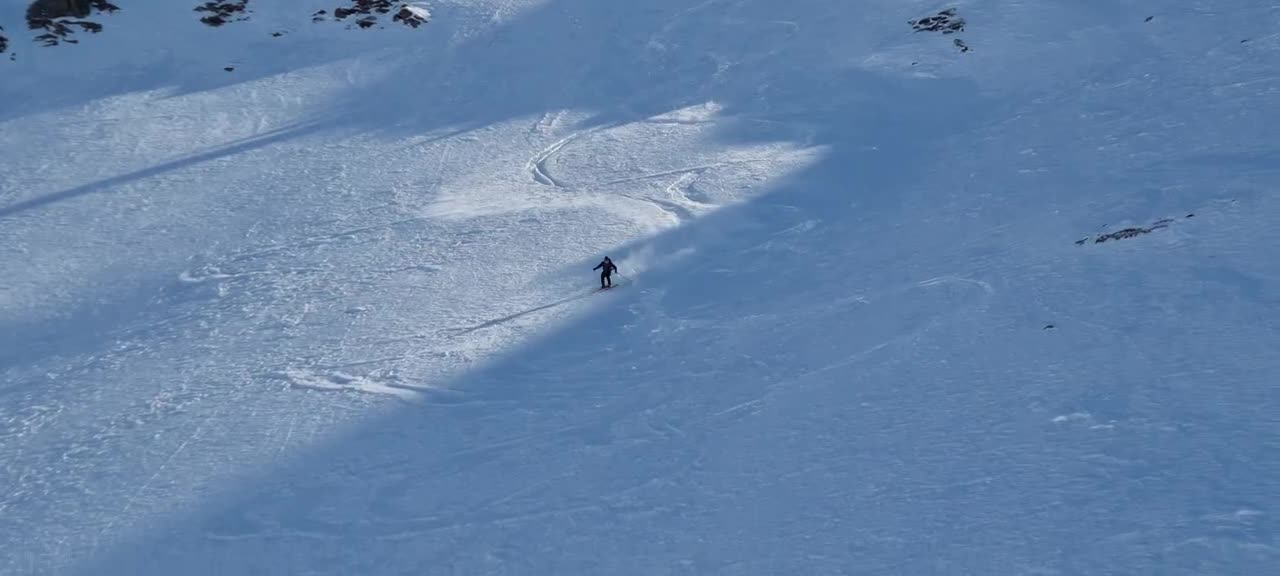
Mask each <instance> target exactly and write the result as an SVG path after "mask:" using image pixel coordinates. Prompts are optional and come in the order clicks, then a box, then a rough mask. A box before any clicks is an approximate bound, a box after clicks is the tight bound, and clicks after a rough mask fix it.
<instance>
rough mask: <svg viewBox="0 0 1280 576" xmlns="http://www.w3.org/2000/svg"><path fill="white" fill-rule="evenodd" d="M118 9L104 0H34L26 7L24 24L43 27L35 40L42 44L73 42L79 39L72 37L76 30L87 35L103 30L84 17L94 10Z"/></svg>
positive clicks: (107, 10)
mask: <svg viewBox="0 0 1280 576" xmlns="http://www.w3.org/2000/svg"><path fill="white" fill-rule="evenodd" d="M119 9H120V7H118V6H116V5H115V4H112V3H110V2H107V1H106V0H36V1H35V2H32V3H31V5H30V6H28V7H27V27H28V28H30V29H32V30H44V33H43V34H40V35H38V36H36V37H35V40H36V42H40V43H41V44H44V45H45V46H57V45H58V44H60V43H64V42H65V43H67V44H76V43H78V42H79V40H77V39H75V38H73V37H72V36H74V35H75V32H76V30H77V29H79V30H81V31H84V32H89V33H90V34H96V33H98V32H101V31H102V25H101V24H98V23H97V22H93V21H90V20H85V19H84V18H87V17H89V16H90V15H92V14H93V13H95V12H106V13H111V12H115V11H117V10H119Z"/></svg>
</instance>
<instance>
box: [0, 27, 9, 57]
mask: <svg viewBox="0 0 1280 576" xmlns="http://www.w3.org/2000/svg"><path fill="white" fill-rule="evenodd" d="M8 49H9V39H8V38H5V37H4V26H0V54H4V51H5V50H8Z"/></svg>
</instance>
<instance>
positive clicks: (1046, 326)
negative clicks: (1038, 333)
mask: <svg viewBox="0 0 1280 576" xmlns="http://www.w3.org/2000/svg"><path fill="white" fill-rule="evenodd" d="M1053 328H1054V326H1053V324H1045V325H1044V329H1045V330H1053Z"/></svg>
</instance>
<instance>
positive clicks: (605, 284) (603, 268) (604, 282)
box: [592, 256, 618, 290]
mask: <svg viewBox="0 0 1280 576" xmlns="http://www.w3.org/2000/svg"><path fill="white" fill-rule="evenodd" d="M617 269H618V267H617V266H615V265H614V264H613V260H610V259H609V257H608V256H605V257H604V260H603V261H601V262H600V263H599V264H597V265H596V267H595V268H592V270H600V289H601V290H604V289H605V288H612V287H613V278H610V276H611V275H613V272H614V271H615V270H617Z"/></svg>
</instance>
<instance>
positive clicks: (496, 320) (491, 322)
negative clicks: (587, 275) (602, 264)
mask: <svg viewBox="0 0 1280 576" xmlns="http://www.w3.org/2000/svg"><path fill="white" fill-rule="evenodd" d="M615 286H617V284H615ZM601 291H602V290H601V289H599V288H593V289H591V290H590V291H588V292H583V293H581V294H575V295H573V296H570V297H568V298H565V299H563V300H556V301H555V302H552V303H550V304H543V305H542V306H538V307H536V308H530V309H528V310H524V311H522V312H516V313H515V314H509V315H507V316H503V317H501V318H494V319H493V320H489V321H486V322H481V323H480V324H476V325H475V326H470V327H467V328H463V329H461V330H458V331H456V332H454V333H453V335H454V336H462V335H464V334H470V333H472V332H475V331H477V330H483V329H485V328H489V327H492V326H497V325H499V324H505V323H507V322H510V321H512V320H515V319H516V318H520V317H521V316H528V315H529V314H533V313H534V312H541V311H543V310H546V309H548V308H555V307H556V306H561V305H564V304H568V303H570V302H573V301H575V300H582V299H583V298H586V297H588V296H590V295H592V294H595V293H597V292H601Z"/></svg>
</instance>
